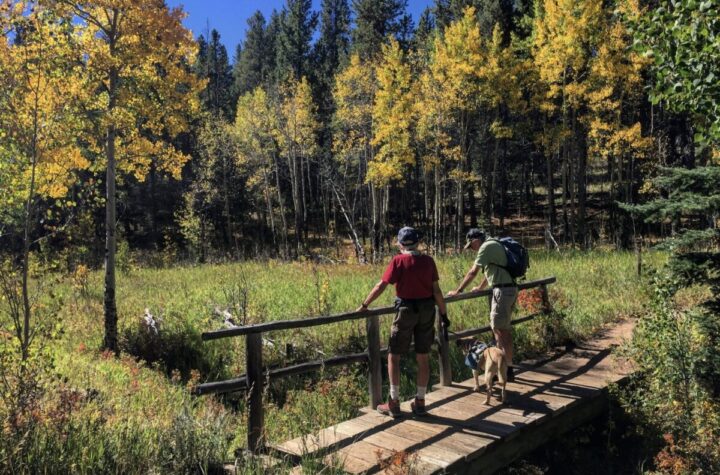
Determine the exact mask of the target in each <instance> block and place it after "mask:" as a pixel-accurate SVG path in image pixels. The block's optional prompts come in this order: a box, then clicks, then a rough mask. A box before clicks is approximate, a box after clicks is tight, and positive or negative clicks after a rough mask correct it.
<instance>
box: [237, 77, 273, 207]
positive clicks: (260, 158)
mask: <svg viewBox="0 0 720 475" xmlns="http://www.w3.org/2000/svg"><path fill="white" fill-rule="evenodd" d="M276 129H277V118H276V116H275V111H274V109H273V106H272V104H270V101H269V98H268V96H267V93H266V92H265V90H264V89H263V88H261V87H258V88H256V89H255V90H254V91H251V92H247V93H245V94H244V95H243V96H242V97H240V99H239V100H238V104H237V113H236V116H235V127H234V134H235V138H236V139H237V142H238V148H237V150H238V165H240V168H241V169H243V170H245V171H246V172H248V173H249V174H250V179H249V180H248V186H249V187H251V188H253V189H255V188H257V187H263V188H264V190H263V192H264V193H268V190H267V187H268V184H269V178H268V176H269V174H270V173H271V171H272V169H273V153H274V152H275V149H276V148H277V147H276V145H275V139H274V137H275V136H276V135H277V131H276Z"/></svg>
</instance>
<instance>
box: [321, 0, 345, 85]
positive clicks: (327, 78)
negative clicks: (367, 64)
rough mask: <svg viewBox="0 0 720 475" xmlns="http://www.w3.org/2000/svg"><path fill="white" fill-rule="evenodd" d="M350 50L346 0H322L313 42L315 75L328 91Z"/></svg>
mask: <svg viewBox="0 0 720 475" xmlns="http://www.w3.org/2000/svg"><path fill="white" fill-rule="evenodd" d="M349 51H350V6H349V5H348V0H323V2H322V10H321V12H320V38H319V39H318V41H317V43H316V44H315V53H314V56H315V64H316V66H317V73H316V74H317V76H318V78H319V81H318V82H319V83H321V84H322V85H323V89H324V90H326V91H329V90H330V89H331V88H332V81H333V79H334V77H335V73H336V71H337V69H338V67H339V66H340V64H341V62H342V61H344V60H346V59H347V55H348V53H349Z"/></svg>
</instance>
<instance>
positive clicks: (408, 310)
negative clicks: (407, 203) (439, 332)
mask: <svg viewBox="0 0 720 475" xmlns="http://www.w3.org/2000/svg"><path fill="white" fill-rule="evenodd" d="M418 241H419V236H418V233H417V231H415V229H413V228H410V227H405V228H402V229H401V230H400V232H398V245H399V247H400V254H398V255H396V256H395V257H393V259H392V261H390V264H388V266H387V269H386V270H385V273H384V274H383V276H382V279H381V280H380V282H378V283H377V284H376V285H375V287H374V288H373V289H372V290H371V291H370V293H369V294H368V296H367V297H366V298H365V300H364V301H363V303H362V305H361V306H360V308H358V311H363V310H367V308H368V305H370V304H371V303H372V302H373V300H375V299H376V298H378V297H379V296H380V294H382V293H383V291H385V288H386V287H387V286H388V285H390V284H393V285H395V293H396V295H397V298H396V299H395V307H396V308H397V310H398V312H397V314H396V315H395V319H394V320H393V324H392V328H391V330H390V344H389V345H388V347H389V352H388V376H389V377H390V399H389V400H388V402H387V403H385V404H380V405H379V406H378V407H377V410H378V412H380V413H382V414H385V415H388V416H392V417H398V416H400V355H403V354H405V353H407V352H408V351H409V349H410V341H411V340H412V339H413V338H414V340H415V355H416V356H415V357H416V359H417V364H418V372H417V394H416V396H415V400H414V401H413V402H412V404H411V407H412V411H413V413H414V414H416V415H419V416H423V415H426V414H427V411H426V410H425V391H426V390H427V385H428V382H429V380H430V359H429V353H430V348H431V346H432V343H433V341H434V340H435V305H436V304H437V307H438V309H439V310H440V314H441V315H442V316H443V321H447V316H446V315H447V310H446V308H445V299H444V298H443V293H442V290H440V286H439V285H438V280H440V279H439V277H438V271H437V267H436V266H435V261H434V260H433V258H432V257H430V256H427V255H423V254H420V252H419V251H418V250H417V246H418Z"/></svg>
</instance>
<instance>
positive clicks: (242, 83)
mask: <svg viewBox="0 0 720 475" xmlns="http://www.w3.org/2000/svg"><path fill="white" fill-rule="evenodd" d="M247 25H248V26H247V30H245V41H244V42H243V44H242V47H240V46H238V52H237V54H236V56H235V65H234V67H233V81H234V84H233V89H234V93H235V95H236V96H238V97H239V96H241V95H243V94H245V93H246V92H248V91H252V90H253V89H255V88H256V87H258V86H260V85H261V84H262V83H263V82H264V81H265V80H266V78H267V77H268V72H269V70H270V69H274V65H273V66H272V67H271V65H270V64H269V63H271V62H273V58H272V57H269V50H270V45H269V40H268V38H267V32H266V28H265V17H264V16H263V14H262V13H260V11H259V10H258V11H256V12H255V14H253V16H251V17H250V18H248V20H247Z"/></svg>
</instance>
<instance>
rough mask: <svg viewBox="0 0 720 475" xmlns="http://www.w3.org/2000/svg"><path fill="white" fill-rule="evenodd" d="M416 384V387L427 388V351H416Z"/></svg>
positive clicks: (428, 363)
mask: <svg viewBox="0 0 720 475" xmlns="http://www.w3.org/2000/svg"><path fill="white" fill-rule="evenodd" d="M415 359H416V360H417V386H418V388H423V389H425V388H427V385H428V383H429V382H430V355H429V354H428V353H417V354H416V355H415Z"/></svg>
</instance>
